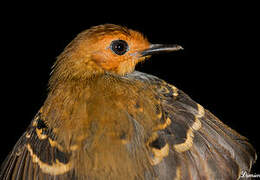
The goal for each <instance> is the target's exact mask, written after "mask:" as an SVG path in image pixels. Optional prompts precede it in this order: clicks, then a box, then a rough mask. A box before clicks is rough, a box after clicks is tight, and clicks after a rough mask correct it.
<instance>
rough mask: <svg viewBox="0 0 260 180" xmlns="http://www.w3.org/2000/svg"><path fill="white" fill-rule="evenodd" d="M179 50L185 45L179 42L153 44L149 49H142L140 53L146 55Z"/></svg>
mask: <svg viewBox="0 0 260 180" xmlns="http://www.w3.org/2000/svg"><path fill="white" fill-rule="evenodd" d="M179 50H183V47H181V46H180V45H177V44H152V45H150V47H149V48H148V49H145V50H143V51H141V52H140V54H141V56H142V57H144V56H149V55H152V54H157V53H161V52H172V51H179Z"/></svg>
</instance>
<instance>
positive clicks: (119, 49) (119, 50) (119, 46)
mask: <svg viewBox="0 0 260 180" xmlns="http://www.w3.org/2000/svg"><path fill="white" fill-rule="evenodd" d="M110 48H111V50H112V51H113V52H114V53H116V54H117V55H120V56H121V55H123V54H125V53H126V52H127V51H128V49H129V48H128V44H127V42H125V41H123V40H115V41H112V42H111V44H110Z"/></svg>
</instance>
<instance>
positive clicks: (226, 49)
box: [0, 1, 260, 174]
mask: <svg viewBox="0 0 260 180" xmlns="http://www.w3.org/2000/svg"><path fill="white" fill-rule="evenodd" d="M113 3H115V4H110V3H109V4H108V5H107V4H104V3H103V2H101V1H100V2H98V4H90V3H86V2H85V3H84V4H67V5H68V6H67V7H66V8H65V7H63V6H61V4H60V5H59V6H54V5H53V4H48V5H46V4H10V5H6V6H1V8H2V9H4V10H6V11H4V12H2V14H1V31H3V32H2V33H1V38H2V42H1V44H2V47H1V56H0V57H1V95H2V98H1V105H2V106H1V132H0V137H1V141H2V142H1V151H2V152H1V157H0V161H2V160H3V159H4V158H5V157H6V155H7V154H8V152H9V151H10V150H11V149H12V147H13V146H14V144H15V142H16V141H17V140H18V138H19V137H20V136H21V135H22V133H23V132H24V131H25V129H26V127H27V126H28V125H29V123H30V121H31V119H32V118H33V117H34V115H35V113H36V112H37V111H38V110H39V108H40V107H41V105H42V104H43V102H44V100H45V98H46V95H47V83H48V79H49V73H50V71H51V66H52V64H53V62H54V61H55V58H56V57H57V56H58V55H59V54H60V53H61V52H62V50H63V48H64V47H65V46H66V45H67V44H68V43H69V42H70V41H71V40H72V39H73V38H74V37H75V36H76V34H77V33H79V32H81V31H83V30H85V29H87V28H89V27H91V26H93V25H99V24H104V23H114V24H121V25H124V26H127V27H129V28H132V29H135V30H139V31H141V32H143V33H144V34H145V35H146V36H147V37H148V39H149V40H150V41H151V42H152V43H170V44H172V43H178V44H180V45H182V46H183V47H184V51H181V52H176V53H171V54H163V55H155V56H153V57H152V58H151V59H150V60H148V61H147V62H145V63H143V64H141V65H138V66H137V68H136V69H137V70H139V71H143V72H146V73H149V74H153V75H156V76H158V77H160V78H162V79H164V80H166V81H167V82H169V83H171V84H174V85H175V86H177V87H178V88H179V89H181V90H183V91H184V92H186V93H187V94H188V95H190V96H191V97H192V98H193V99H194V100H195V101H197V102H198V103H200V104H201V105H203V106H204V107H205V108H207V109H209V110H210V111H211V112H212V113H213V114H215V115H216V116H217V117H219V118H220V119H221V120H222V121H223V122H224V123H226V124H228V125H229V126H230V127H232V128H233V129H235V130H237V131H238V132H239V133H241V134H242V135H244V136H246V137H248V138H249V140H250V142H251V143H252V144H253V145H254V147H256V149H257V152H258V154H260V146H259V141H258V135H259V126H258V121H259V87H258V84H259V65H257V61H259V55H258V54H257V52H258V51H259V44H258V40H257V39H258V34H257V32H259V31H258V30H257V24H259V20H258V21H257V13H256V11H255V10H256V9H255V8H254V7H256V6H254V5H253V4H244V3H240V4H239V3H238V2H236V3H230V4H227V3H220V2H219V3H218V4H214V3H210V4H209V3H205V2H201V3H194V4H190V3H180V2H171V3H169V4H167V3H165V2H164V3H163V4H162V3H161V4H160V2H154V4H152V3H153V2H149V3H150V4H149V3H148V2H147V4H142V5H141V4H140V2H139V3H138V2H130V1H129V2H126V1H124V2H123V1H122V2H113ZM63 5H64V4H63ZM258 167H259V163H257V164H256V165H255V168H254V172H255V173H258V174H260V170H258Z"/></svg>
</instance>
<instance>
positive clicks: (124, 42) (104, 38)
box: [51, 24, 182, 81]
mask: <svg viewBox="0 0 260 180" xmlns="http://www.w3.org/2000/svg"><path fill="white" fill-rule="evenodd" d="M180 49H182V47H181V46H178V45H161V44H151V43H149V41H148V40H147V39H146V38H145V37H144V36H143V35H142V34H141V33H139V32H137V31H134V30H131V29H127V28H125V27H121V26H118V25H113V24H105V25H99V26H94V27H92V28H90V29H88V30H86V31H83V32H82V33H80V34H79V35H78V36H77V37H76V38H75V39H74V40H73V41H72V42H71V43H70V44H69V45H68V46H67V47H66V48H65V50H64V52H63V53H62V54H61V55H60V56H59V57H58V59H57V62H56V63H55V65H54V69H53V77H54V78H52V79H51V81H54V79H57V78H58V79H62V78H64V79H85V78H88V77H91V76H92V75H96V74H100V73H105V72H109V73H114V74H118V75H125V74H128V73H131V72H133V71H134V68H135V66H136V64H137V63H138V62H141V61H143V60H145V59H147V58H148V57H150V56H151V55H152V54H153V53H158V52H165V51H176V50H180Z"/></svg>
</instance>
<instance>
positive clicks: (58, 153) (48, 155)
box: [0, 113, 75, 180]
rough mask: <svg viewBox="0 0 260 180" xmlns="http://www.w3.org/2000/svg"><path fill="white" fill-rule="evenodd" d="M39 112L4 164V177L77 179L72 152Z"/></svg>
mask: <svg viewBox="0 0 260 180" xmlns="http://www.w3.org/2000/svg"><path fill="white" fill-rule="evenodd" d="M55 140H56V138H55V134H54V132H53V130H51V129H49V128H48V127H47V126H46V124H45V122H44V121H43V120H42V118H41V114H40V113H38V114H37V115H36V116H35V118H34V120H33V121H32V123H31V124H30V126H29V128H28V130H27V131H26V132H25V133H24V134H23V136H22V137H21V138H20V139H19V141H18V142H17V143H16V145H15V147H14V148H13V150H12V152H11V153H10V154H9V156H8V157H7V158H6V160H5V161H4V163H3V164H2V167H1V171H0V179H3V180H8V179H19V180H20V179H24V180H25V179H26V180H31V179H39V180H40V179H50V180H51V179H55V180H59V179H75V176H74V172H73V169H72V166H71V163H70V153H69V152H67V151H65V150H64V148H63V147H62V144H58V143H57V142H56V141H55Z"/></svg>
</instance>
